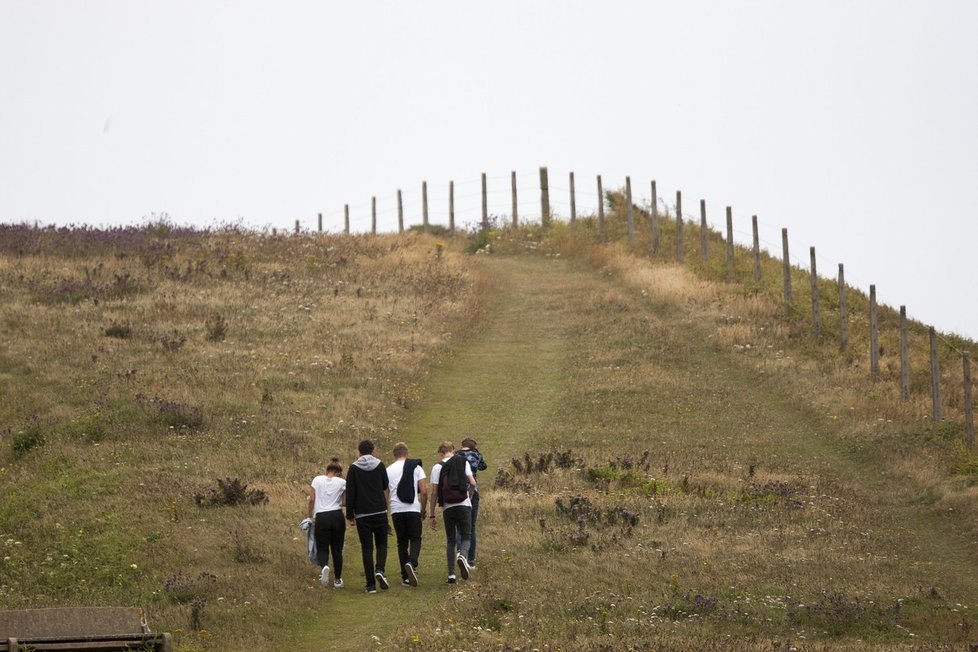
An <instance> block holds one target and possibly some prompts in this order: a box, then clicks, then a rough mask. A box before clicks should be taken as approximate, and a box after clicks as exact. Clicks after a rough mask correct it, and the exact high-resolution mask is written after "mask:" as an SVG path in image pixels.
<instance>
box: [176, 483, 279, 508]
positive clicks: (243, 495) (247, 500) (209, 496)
mask: <svg viewBox="0 0 978 652" xmlns="http://www.w3.org/2000/svg"><path fill="white" fill-rule="evenodd" d="M194 502H195V503H197V506H198V507H222V506H225V507H233V506H235V505H265V504H267V503H268V494H266V493H265V492H264V491H262V490H261V489H249V488H248V484H247V483H245V482H243V481H242V480H241V478H225V479H223V480H221V479H218V480H217V487H208V488H206V489H205V490H204V491H201V492H196V493H194Z"/></svg>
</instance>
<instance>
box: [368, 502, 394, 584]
mask: <svg viewBox="0 0 978 652" xmlns="http://www.w3.org/2000/svg"><path fill="white" fill-rule="evenodd" d="M370 518H373V519H376V521H375V522H374V525H373V530H374V543H375V545H376V547H377V564H376V572H378V573H383V572H384V569H385V568H387V536H388V534H390V525H389V524H388V523H387V514H378V515H377V516H372V517H370Z"/></svg>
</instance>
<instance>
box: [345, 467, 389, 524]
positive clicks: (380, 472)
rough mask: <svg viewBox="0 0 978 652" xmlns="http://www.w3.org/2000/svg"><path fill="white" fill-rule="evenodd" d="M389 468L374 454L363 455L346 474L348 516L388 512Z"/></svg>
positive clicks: (356, 516) (350, 517)
mask: <svg viewBox="0 0 978 652" xmlns="http://www.w3.org/2000/svg"><path fill="white" fill-rule="evenodd" d="M388 486H389V481H388V479H387V468H386V467H385V466H384V463H383V462H381V461H380V460H379V459H377V458H376V457H374V456H373V455H362V456H361V457H359V458H358V459H357V461H356V462H354V463H353V464H351V465H350V470H349V471H348V472H347V474H346V518H347V519H353V518H360V517H362V516H373V515H375V514H386V513H387V497H386V496H385V495H384V490H385V489H387V487H388Z"/></svg>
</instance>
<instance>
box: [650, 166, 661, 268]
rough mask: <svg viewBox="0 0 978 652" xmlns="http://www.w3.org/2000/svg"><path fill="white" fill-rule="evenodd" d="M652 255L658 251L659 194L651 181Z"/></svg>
mask: <svg viewBox="0 0 978 652" xmlns="http://www.w3.org/2000/svg"><path fill="white" fill-rule="evenodd" d="M651 217H652V255H653V256H654V255H656V254H657V253H659V195H658V193H657V192H656V189H655V181H654V180H653V181H652V214H651Z"/></svg>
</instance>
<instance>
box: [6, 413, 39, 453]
mask: <svg viewBox="0 0 978 652" xmlns="http://www.w3.org/2000/svg"><path fill="white" fill-rule="evenodd" d="M43 445H44V433H43V432H41V424H40V422H39V421H38V418H37V417H36V416H35V417H34V418H33V421H32V423H31V425H30V426H28V427H27V428H26V429H25V430H21V431H20V432H18V433H17V434H15V435H14V436H13V448H14V456H15V457H18V458H20V457H23V456H24V455H26V454H27V453H28V452H30V451H31V450H32V449H34V448H37V447H38V446H43Z"/></svg>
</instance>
